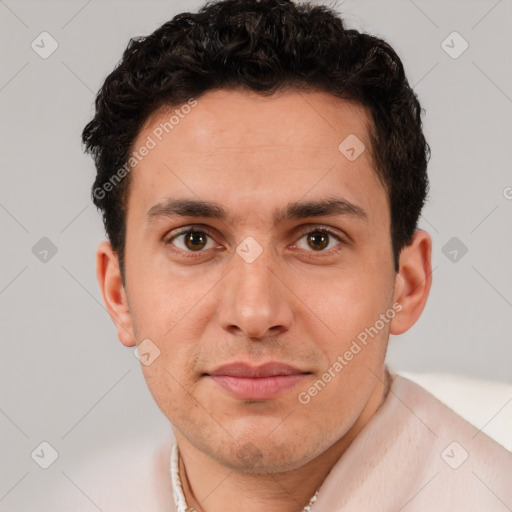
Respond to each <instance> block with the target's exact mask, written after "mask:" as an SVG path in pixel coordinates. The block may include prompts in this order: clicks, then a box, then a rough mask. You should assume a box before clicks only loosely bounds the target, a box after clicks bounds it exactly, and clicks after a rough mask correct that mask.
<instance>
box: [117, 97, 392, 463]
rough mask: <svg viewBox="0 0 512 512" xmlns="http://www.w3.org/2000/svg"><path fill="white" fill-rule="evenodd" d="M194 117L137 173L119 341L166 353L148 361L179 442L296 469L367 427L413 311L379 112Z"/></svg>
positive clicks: (239, 100) (243, 100)
mask: <svg viewBox="0 0 512 512" xmlns="http://www.w3.org/2000/svg"><path fill="white" fill-rule="evenodd" d="M186 110H187V112H188V110H190V112H189V113H187V114H186V115H182V117H180V119H179V122H178V123H176V124H174V125H173V128H172V130H170V129H168V131H169V133H165V131H164V132H163V136H162V134H161V131H162V129H161V127H162V124H163V123H165V122H166V121H168V120H169V117H170V113H169V112H166V111H164V110H160V111H157V112H156V113H155V114H154V115H153V116H152V117H151V118H150V119H149V121H148V122H147V123H146V125H145V126H144V127H143V129H142V130H141V132H140V134H139V136H138V138H137V140H136V141H135V144H134V148H139V147H141V146H143V145H144V144H146V143H147V141H148V140H149V139H148V137H150V138H151V139H152V140H153V141H154V142H155V143H156V144H155V147H153V148H152V149H151V150H150V151H149V152H148V154H147V155H146V156H145V157H144V158H143V159H142V160H141V161H140V163H139V164H138V165H137V166H136V167H135V168H134V169H133V171H132V176H131V180H132V181H131V184H130V193H129V198H128V213H127V219H126V223H127V224H126V226H127V237H126V246H125V261H126V289H125V292H126V297H127V303H128V309H129V325H127V326H125V327H126V329H125V331H130V332H133V339H132V338H130V337H129V336H123V337H122V339H123V342H124V343H125V344H127V345H129V344H134V343H137V344H138V345H139V344H141V343H142V342H144V343H145V345H143V346H142V347H145V349H144V350H146V351H147V352H148V353H149V354H150V356H147V358H148V360H151V359H153V357H154V356H155V354H157V352H158V350H159V351H160V353H159V355H158V357H156V359H154V361H152V362H151V364H148V365H147V366H146V365H143V366H142V368H143V371H144V376H145V379H146V381H147V384H148V386H149V389H150V391H151V393H152V395H153V397H154V399H155V400H156V402H157V404H158V406H159V407H160V409H161V410H162V412H163V413H164V414H165V415H166V416H167V418H168V419H169V420H170V422H171V423H172V425H173V427H174V428H175V431H176V434H177V435H179V436H182V437H183V438H184V439H186V440H187V442H189V443H190V444H191V445H193V446H194V447H196V448H197V449H198V450H200V451H201V452H203V453H204V454H206V455H208V456H210V457H211V458H212V459H214V460H216V461H218V462H219V463H222V464H224V465H225V466H228V467H231V468H234V469H240V470H242V469H244V468H245V470H248V469H247V468H248V466H247V458H248V457H249V458H252V459H253V460H252V462H251V464H250V465H249V466H250V468H249V470H250V471H254V472H275V471H282V470H289V469H292V468H296V467H299V466H300V465H302V464H305V463H306V462H308V461H310V460H312V459H313V458H314V457H316V456H317V455H318V454H320V453H322V452H324V451H325V450H326V449H328V448H329V447H330V446H332V445H333V443H335V442H336V441H337V440H339V439H340V438H341V437H343V436H344V435H345V434H347V432H349V431H350V429H351V428H353V426H354V425H355V424H356V422H357V421H358V418H360V417H361V415H362V413H363V412H364V410H365V407H366V406H367V404H368V403H369V401H370V400H371V398H372V396H374V394H375V393H376V389H377V387H378V386H379V382H380V379H381V376H382V375H383V361H384V357H385V352H386V346H387V340H388V336H389V332H390V326H391V325H392V323H393V322H394V321H396V320H391V318H393V317H394V316H395V315H399V313H398V310H397V308H396V304H395V308H394V307H393V305H394V301H395V300H396V295H397V293H396V289H395V288H396V286H395V285H396V278H397V274H396V273H395V271H394V267H393V254H392V247H391V238H390V214H389V203H388V199H387V196H386V193H385V190H384V188H383V185H382V184H381V182H380V181H379V179H378V177H377V174H376V171H375V169H374V164H373V162H372V158H371V154H370V142H369V139H368V127H369V117H368V114H367V112H366V110H365V109H364V108H363V107H362V106H360V105H358V104H356V103H353V102H349V101H348V100H341V99H337V98H335V97H333V96H331V95H329V94H326V93H320V92H308V93H298V92H286V93H283V94H281V95H274V96H272V97H270V98H263V97H260V96H258V95H256V94H252V93H246V92H232V91H229V92H228V91H214V92H209V93H207V94H205V95H204V96H202V97H200V98H199V99H198V100H197V105H196V106H194V107H193V108H191V109H186ZM159 127H160V129H159ZM155 134H159V137H157V136H156V135H155ZM347 137H351V138H350V139H348V141H349V143H345V145H343V144H342V146H341V149H340V147H339V146H340V143H342V142H343V141H344V140H345V139H346V138H347ZM354 137H357V139H356V138H354ZM159 138H161V139H162V140H159ZM361 143H362V144H364V146H365V148H366V149H364V150H363V146H362V145H361ZM151 145H153V144H151ZM351 148H354V150H353V151H352V150H351ZM361 150H362V152H361ZM359 152H361V153H360V154H359V156H357V155H358V153H359ZM354 156H357V158H355V159H354ZM178 201H181V202H178ZM187 201H188V202H187ZM198 201H201V202H203V204H202V205H201V204H193V202H198ZM204 203H211V204H209V205H206V206H209V207H206V206H205V204H204ZM384 317H385V319H384ZM365 329H366V331H365ZM365 332H366V343H363V341H362V340H363V339H364V338H365V336H364V333H365ZM369 332H371V333H372V335H371V336H370V335H369V334H368V333H369ZM120 337H121V336H120ZM144 340H146V341H144ZM147 340H150V341H147ZM354 341H355V343H356V344H355V345H354ZM356 346H358V347H359V350H358V349H357V348H356ZM144 350H142V352H144ZM349 353H350V354H352V356H350V355H349ZM336 362H338V364H336ZM232 363H240V364H242V365H245V366H242V367H240V368H238V369H237V368H236V367H231V368H228V369H225V368H224V369H222V368H221V367H222V366H224V365H231V364H232ZM266 363H273V366H272V365H270V366H267V367H263V368H261V365H265V364H266ZM283 365H287V366H286V367H285V366H283ZM255 367H257V368H260V369H262V370H266V373H265V372H264V374H265V375H266V377H259V378H248V377H247V372H249V373H250V371H251V369H252V370H254V368H255ZM290 367H291V369H290ZM237 371H238V373H237ZM244 371H245V372H246V373H244ZM240 372H241V373H240ZM291 373H292V374H291ZM270 374H273V376H270ZM285 374H286V375H285ZM326 374H329V375H330V378H329V375H327V376H326ZM319 381H320V382H319ZM315 389H316V391H315Z"/></svg>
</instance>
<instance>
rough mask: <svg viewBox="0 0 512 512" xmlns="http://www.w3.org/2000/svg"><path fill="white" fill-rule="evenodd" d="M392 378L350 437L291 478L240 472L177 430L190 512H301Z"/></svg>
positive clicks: (378, 390) (382, 384) (378, 391)
mask: <svg viewBox="0 0 512 512" xmlns="http://www.w3.org/2000/svg"><path fill="white" fill-rule="evenodd" d="M388 389H389V376H388V375H387V372H386V379H385V382H380V381H379V383H378V385H377V386H376V388H375V390H374V392H373V393H372V395H371V397H370V399H369V400H368V403H367V404H366V407H365V408H364V410H363V412H362V413H361V415H360V416H359V417H358V418H357V420H356V421H355V423H354V424H353V425H352V427H351V428H350V429H349V430H348V431H347V433H346V434H345V435H344V436H342V437H341V438H340V439H338V440H337V441H336V442H335V443H334V444H333V445H332V446H331V447H330V448H329V449H328V450H326V451H325V452H323V453H321V454H319V455H318V456H317V457H316V458H314V459H313V460H312V461H310V462H309V463H307V464H304V465H303V466H301V467H299V468H296V469H294V470H292V471H288V472H286V473H273V474H267V475H261V474H251V473H238V472H235V471H233V470H230V469H229V468H226V467H224V466H222V465H221V464H219V463H218V462H216V461H214V460H212V459H211V458H210V457H209V456H207V455H206V454H204V453H203V452H201V451H200V450H198V449H197V448H196V447H195V446H194V445H192V444H191V443H190V442H189V441H188V439H187V438H186V437H184V436H183V435H182V434H181V432H179V431H177V430H176V429H175V437H176V441H177V443H178V446H179V451H180V463H179V472H180V477H181V484H182V487H183V494H184V496H185V500H186V502H187V505H188V507H189V508H190V510H194V509H195V510H196V511H197V512H239V511H240V510H244V511H247V512H264V511H265V512H268V510H272V511H273V512H299V511H302V510H303V508H304V507H305V506H306V505H308V503H309V501H310V499H311V498H312V497H313V495H314V494H315V492H316V491H317V490H318V489H319V487H320V486H321V485H322V483H323V481H324V480H325V478H326V477H327V475H328V474H329V472H330V470H331V469H332V468H333V466H334V465H335V464H336V462H337V461H338V460H339V459H340V457H341V456H342V455H343V453H344V452H345V451H346V449H347V448H348V446H349V445H350V444H351V442H352V441H353V439H354V438H355V437H356V436H357V435H358V434H359V432H360V431H361V430H362V428H363V427H364V426H365V425H366V424H367V423H368V421H369V420H370V418H371V417H372V416H373V415H374V414H375V412H376V411H377V409H378V408H379V407H380V405H381V404H382V402H383V401H384V399H385V397H386V395H387V391H388Z"/></svg>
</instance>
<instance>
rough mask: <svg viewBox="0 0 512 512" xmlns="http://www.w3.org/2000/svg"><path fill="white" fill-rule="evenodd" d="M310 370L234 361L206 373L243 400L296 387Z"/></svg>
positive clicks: (274, 394) (261, 397) (268, 397)
mask: <svg viewBox="0 0 512 512" xmlns="http://www.w3.org/2000/svg"><path fill="white" fill-rule="evenodd" d="M309 374H310V372H307V371H303V370H300V369H298V368H295V367H293V366H290V365H288V364H285V363H280V362H275V361H274V362H269V363H266V364H263V365H260V366H252V365H250V364H247V363H242V362H240V363H231V364H227V365H223V366H220V367H219V368H217V369H216V370H214V371H212V372H210V373H207V374H205V376H206V377H208V378H210V379H212V380H213V381H214V382H215V383H216V384H218V385H219V386H221V387H222V388H223V389H225V390H227V391H228V392H230V393H231V394H232V395H234V396H235V397H236V398H239V399H242V400H270V399H272V398H277V397H278V396H280V395H281V394H283V392H284V391H286V390H288V389H291V388H293V387H294V386H296V385H297V384H298V383H299V382H301V381H302V380H303V379H304V378H305V377H306V376H307V375H309Z"/></svg>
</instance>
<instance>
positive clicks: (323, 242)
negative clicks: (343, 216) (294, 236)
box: [308, 231, 329, 249]
mask: <svg viewBox="0 0 512 512" xmlns="http://www.w3.org/2000/svg"><path fill="white" fill-rule="evenodd" d="M309 242H313V245H316V247H314V246H313V245H311V243H310V244H309V245H310V247H312V248H313V249H325V248H326V247H327V246H328V245H329V235H327V234H326V233H320V232H319V231H314V232H312V233H310V234H309V238H308V243H309ZM318 245H319V246H320V247H318Z"/></svg>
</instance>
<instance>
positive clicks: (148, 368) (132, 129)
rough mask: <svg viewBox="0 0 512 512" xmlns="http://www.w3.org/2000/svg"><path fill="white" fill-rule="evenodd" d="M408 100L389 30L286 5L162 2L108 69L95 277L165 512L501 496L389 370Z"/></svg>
mask: <svg viewBox="0 0 512 512" xmlns="http://www.w3.org/2000/svg"><path fill="white" fill-rule="evenodd" d="M420 112H421V108H420V104H419V102H418V99H417V97H416V96H415V94H414V92H413V91H412V90H411V88H410V87H409V85H408V82H407V79H406V78H405V75H404V71H403V67H402V64H401V62H400V59H399V58H398V56H397V55H396V53H395V52H394V51H393V50H392V48H391V47H390V46H389V45H387V44H386V43H385V42H384V41H382V40H381V39H378V38H375V37H372V36H370V35H366V34H361V33H359V32H357V31H354V30H347V29H345V28H344V25H343V22H342V20H341V19H340V18H338V17H337V15H336V13H335V12H334V11H332V10H330V9H328V8H326V7H320V6H317V7H312V6H309V5H294V4H293V3H290V2H287V1H284V0H276V1H269V0H268V1H257V0H253V1H241V0H228V1H221V2H214V3H210V4H208V5H207V6H205V7H204V8H203V9H202V10H201V11H200V12H199V13H197V14H190V13H183V14H180V15H178V16H176V17H175V18H174V19H173V20H171V21H169V22H168V23H166V24H164V25H163V26H162V27H160V28H159V29H157V30H156V31H155V32H154V33H153V34H151V35H150V36H148V37H143V38H139V39H136V40H135V39H134V40H132V41H131V42H130V44H129V46H128V48H127V49H126V51H125V53H124V55H123V59H122V61H121V62H120V64H119V65H118V67H117V68H116V69H115V70H114V71H113V72H112V73H111V74H110V76H109V77H108V78H107V79H106V81H105V83H104V85H103V87H102V88H101V90H100V92H99V94H98V97H97V101H96V114H95V117H94V119H93V120H92V121H91V122H90V123H89V124H88V125H87V127H86V128H85V130H84V133H83V141H84V143H85V146H86V149H87V150H88V151H89V152H90V153H92V154H93V156H94V158H95V162H96V166H97V177H96V181H95V183H94V186H93V200H94V202H95V204H96V205H97V207H98V208H99V209H101V211H102V213H103V219H104V223H105V228H106V232H107V235H108V238H109V242H103V243H102V244H101V245H100V246H99V247H98V252H97V269H98V271H97V275H98V280H99V284H100V287H101V291H102V294H103V298H104V301H105V304H106V307H107V309H108V311H109V313H110V315H111V317H112V320H113V321H114V323H115V324H116V327H117V331H118V335H119V339H120V340H121V342H122V343H123V344H125V345H126V346H128V347H133V346H137V347H138V353H139V356H140V357H141V361H142V362H143V363H144V364H143V366H142V368H143V371H144V376H145V379H146V381H147V384H148V387H149V389H150V391H151V393H152V395H153V397H154V399H155V401H156V403H157V404H158V406H159V407H160V409H161V410H162V412H163V413H164V414H165V416H166V417H167V418H168V419H169V421H170V423H171V424H172V427H173V431H174V435H175V438H176V442H177V444H176V445H175V446H174V447H173V451H172V457H171V460H170V461H167V463H168V464H169V467H170V474H168V475H166V478H168V479H169V486H168V488H167V489H166V487H165V486H164V487H163V488H162V491H161V492H162V495H165V496H167V498H168V501H165V497H164V498H163V501H161V502H160V503H164V505H162V510H166V509H167V510H169V509H170V508H171V507H172V506H173V507H175V509H176V510H178V511H180V512H182V511H184V510H198V511H201V510H202V511H205V512H218V511H223V512H231V511H234V510H237V511H239V510H243V511H249V512H258V511H263V510H272V511H276V512H298V511H301V510H313V511H338V510H340V511H341V510H343V511H361V510H389V511H391V510H393V511H397V510H404V511H412V510H415V511H419V510H451V511H453V510H461V511H462V510H464V511H466V510H493V511H494V510H496V511H498V510H510V509H512V494H511V490H510V482H511V481H512V455H511V454H510V453H509V452H508V451H507V450H505V449H504V448H502V447H501V446H500V445H498V444H497V443H495V442H494V441H492V440H491V439H490V438H488V437H487V436H486V435H484V434H483V433H481V432H479V431H478V430H477V429H476V428H474V427H472V426H471V425H470V424H469V423H467V422H466V421H464V420H463V419H462V418H460V417H459V416H457V415H456V414H455V413H454V412H452V411H451V410H450V409H448V408H447V407H446V406H444V405H443V404H441V403H440V402H438V401H437V400H436V399H435V398H434V397H432V396H431V395H430V394H429V393H427V392H426V391H425V390H423V389H422V388H420V387H419V386H417V385H415V384H413V383H412V382H410V381H408V380H407V379H404V378H402V377H399V376H396V375H393V374H391V373H390V372H389V371H388V370H387V369H386V366H385V355H386V349H387V343H388V338H389V335H390V334H395V335H396V334H401V333H403V332H405V331H407V330H408V329H409V328H410V327H411V326H412V325H414V323H415V322H416V320H417V319H418V318H419V316H420V315H421V312H422V310H423V308H424V306H425V303H426V300H427V297H428V294H429V290H430V285H431V263H430V256H431V239H430V237H429V235H428V234H427V233H426V232H425V231H422V230H418V229H416V226H417V221H418V217H419V214H420V212H421V209H422V206H423V204H424V201H425V197H426V194H427V189H428V181H427V175H426V168H427V160H428V154H429V148H428V145H427V143H426V141H425V138H424V136H423V133H422V123H421V119H420ZM171 479H172V481H171ZM171 483H172V499H173V501H172V505H171ZM507 484H508V485H507ZM166 507H169V508H166Z"/></svg>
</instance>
